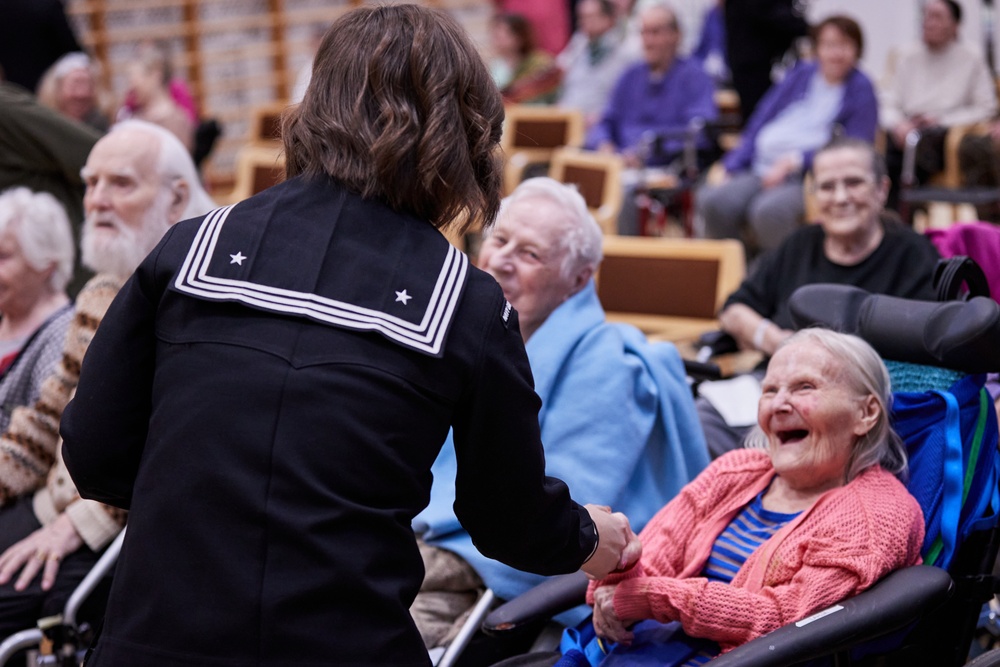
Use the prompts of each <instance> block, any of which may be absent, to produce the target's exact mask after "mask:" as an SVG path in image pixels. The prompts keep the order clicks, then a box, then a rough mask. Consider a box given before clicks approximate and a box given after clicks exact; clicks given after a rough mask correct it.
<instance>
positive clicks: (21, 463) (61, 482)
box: [0, 120, 214, 638]
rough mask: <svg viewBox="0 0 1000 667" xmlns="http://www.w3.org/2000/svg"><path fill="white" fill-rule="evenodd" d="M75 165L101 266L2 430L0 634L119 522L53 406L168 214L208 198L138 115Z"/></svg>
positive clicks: (163, 135) (58, 599)
mask: <svg viewBox="0 0 1000 667" xmlns="http://www.w3.org/2000/svg"><path fill="white" fill-rule="evenodd" d="M81 175H82V177H83V181H84V183H85V184H86V194H85V195H84V211H85V214H86V219H85V222H84V228H83V238H82V240H81V246H82V248H81V250H82V259H83V263H84V264H85V265H86V266H87V267H89V268H90V269H92V270H93V271H95V272H96V273H97V275H96V276H94V277H93V278H92V279H91V280H90V281H89V282H88V283H87V285H86V286H85V287H84V288H83V290H82V291H81V292H80V294H79V296H78V297H77V301H76V314H75V317H74V319H73V322H72V324H71V325H70V329H69V332H68V334H67V336H66V343H65V346H64V350H63V360H62V362H60V364H59V365H58V366H57V367H56V371H55V372H54V373H53V374H52V376H50V377H49V379H48V380H46V381H45V382H44V383H43V385H42V389H41V396H40V397H39V399H38V402H37V403H36V404H35V405H34V406H31V407H24V408H18V409H16V410H15V411H14V413H13V416H12V418H11V422H10V426H9V427H8V430H7V432H6V433H4V434H3V436H2V437H0V638H2V637H5V636H7V635H9V634H11V633H13V632H16V631H18V630H21V629H24V628H26V627H30V626H32V625H33V624H34V623H35V621H36V620H37V619H39V618H42V617H44V616H48V615H52V614H56V613H59V612H60V611H61V610H62V607H63V605H64V604H65V602H66V599H67V598H68V596H69V594H70V593H71V592H72V590H73V588H74V587H75V586H76V585H77V584H78V583H79V582H80V581H81V580H82V578H83V577H84V576H85V575H86V573H87V571H88V570H89V569H90V568H91V567H92V566H93V564H94V563H95V562H96V560H97V558H98V557H99V556H100V553H101V551H103V549H104V548H105V547H106V546H107V545H108V543H109V542H111V540H112V539H114V537H115V536H116V535H117V534H118V532H119V531H120V530H121V528H122V526H124V523H125V514H124V512H122V511H121V510H118V509H115V508H112V507H108V506H106V505H102V504H100V503H97V502H94V501H91V500H84V499H81V498H80V496H79V495H78V494H77V492H76V487H75V486H74V485H73V482H72V480H71V478H70V476H69V474H68V473H67V472H66V468H65V466H64V465H63V462H62V458H61V456H60V449H61V447H60V446H59V445H60V441H59V421H60V417H61V415H62V411H63V408H65V406H66V403H67V402H68V401H69V399H70V398H71V397H72V394H73V392H74V391H75V389H76V384H77V381H78V379H79V373H80V363H81V361H82V360H83V355H84V353H85V352H86V350H87V346H88V345H89V344H90V341H91V338H92V337H93V334H94V331H96V329H97V326H98V324H100V322H101V319H102V318H103V317H104V313H105V311H106V310H107V308H108V306H109V305H110V304H111V301H112V300H113V299H114V297H115V295H116V294H117V293H118V290H119V289H120V288H121V286H122V285H123V284H124V282H125V280H126V279H127V278H128V277H129V275H131V273H132V272H133V271H134V270H135V268H136V267H137V266H138V265H139V263H140V262H141V261H142V260H143V258H144V257H145V256H146V255H147V254H149V252H150V251H151V250H152V249H153V248H154V247H155V246H156V244H157V243H158V242H159V241H160V239H161V237H162V236H163V234H164V232H166V231H167V229H168V228H169V227H170V226H171V225H172V224H174V223H176V222H178V221H180V220H182V219H185V218H190V217H196V216H198V215H202V214H204V213H206V212H207V211H208V210H210V209H211V208H213V207H214V205H213V203H212V201H211V199H210V198H209V196H208V194H207V193H205V191H204V190H203V189H202V187H201V185H200V183H199V181H198V175H197V171H196V169H195V166H194V163H193V162H192V161H191V158H190V156H189V155H188V153H187V151H186V150H185V148H184V146H183V145H182V144H181V143H180V141H178V140H177V138H176V137H174V135H173V134H171V133H170V132H168V131H166V130H164V129H163V128H161V127H159V126H157V125H153V124H151V123H147V122H144V121H138V120H130V121H125V122H123V123H120V124H118V125H116V126H114V127H113V128H112V130H111V132H110V133H109V134H108V135H106V136H105V137H104V138H102V139H101V140H100V141H98V142H97V144H95V146H94V148H93V150H92V151H91V152H90V155H89V156H88V158H87V164H86V166H84V168H83V169H82V171H81Z"/></svg>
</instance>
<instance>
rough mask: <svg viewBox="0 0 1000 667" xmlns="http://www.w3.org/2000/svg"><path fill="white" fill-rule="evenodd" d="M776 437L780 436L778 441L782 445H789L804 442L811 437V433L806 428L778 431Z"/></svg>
mask: <svg viewBox="0 0 1000 667" xmlns="http://www.w3.org/2000/svg"><path fill="white" fill-rule="evenodd" d="M775 435H777V436H778V441H779V442H781V444H783V445H787V444H790V443H793V442H799V441H800V440H804V439H805V437H806V436H807V435H809V431H807V430H805V429H804V428H795V429H790V430H788V431H778V432H777V433H776V434H775Z"/></svg>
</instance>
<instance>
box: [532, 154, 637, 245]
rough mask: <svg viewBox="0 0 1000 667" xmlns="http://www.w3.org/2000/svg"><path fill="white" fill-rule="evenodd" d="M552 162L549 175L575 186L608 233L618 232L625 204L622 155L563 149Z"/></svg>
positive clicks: (553, 157) (554, 156) (553, 156)
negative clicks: (620, 216)
mask: <svg viewBox="0 0 1000 667" xmlns="http://www.w3.org/2000/svg"><path fill="white" fill-rule="evenodd" d="M551 159H552V161H551V162H550V164H549V176H550V177H552V178H554V179H555V180H557V181H559V182H560V183H569V184H572V185H575V186H576V187H577V189H578V190H579V191H580V194H581V195H583V199H584V201H586V202H587V207H588V208H589V209H590V212H591V213H593V214H594V218H595V219H596V220H597V223H598V224H599V225H600V226H601V229H602V230H604V233H605V234H614V233H616V232H617V230H618V214H619V213H620V212H621V209H622V202H623V191H622V171H624V169H625V165H624V163H623V162H622V159H621V156H618V155H610V154H607V153H596V152H594V151H585V150H581V149H578V148H560V149H557V150H556V151H554V152H553V153H552V158H551Z"/></svg>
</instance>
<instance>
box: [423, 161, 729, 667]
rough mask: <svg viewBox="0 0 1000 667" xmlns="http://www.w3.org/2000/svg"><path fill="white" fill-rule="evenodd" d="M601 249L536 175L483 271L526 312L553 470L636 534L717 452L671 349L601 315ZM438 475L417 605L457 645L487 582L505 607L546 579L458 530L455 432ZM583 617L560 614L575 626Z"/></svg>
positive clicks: (586, 219)
mask: <svg viewBox="0 0 1000 667" xmlns="http://www.w3.org/2000/svg"><path fill="white" fill-rule="evenodd" d="M601 242H602V236H601V230H600V227H599V226H598V225H597V223H596V222H595V221H594V218H593V216H591V214H590V212H589V211H588V210H587V206H586V203H585V202H584V200H583V198H582V197H581V196H580V194H579V193H578V192H577V191H576V190H575V189H574V188H572V187H570V186H567V185H563V184H561V183H558V182H557V181H554V180H552V179H549V178H533V179H529V180H527V181H525V182H523V183H522V184H521V185H520V186H518V188H517V189H516V190H515V191H514V192H513V193H512V194H511V195H510V196H509V197H507V198H506V199H505V200H504V202H503V204H502V206H501V209H500V214H499V216H498V218H497V223H496V225H495V226H494V228H493V229H492V231H491V232H490V234H489V235H488V236H487V237H486V238H485V239H484V240H483V246H482V250H481V252H480V256H479V266H480V267H481V268H483V269H484V270H486V271H487V272H489V273H490V274H491V275H493V277H494V278H496V279H497V281H498V282H499V283H500V286H501V287H502V288H503V291H504V295H505V296H506V297H507V299H508V301H510V303H511V304H512V305H513V307H514V308H515V309H516V310H517V313H518V319H519V324H520V328H521V334H522V336H523V337H524V339H525V348H526V349H527V352H528V359H529V361H530V363H531V370H532V373H533V375H534V380H535V391H536V392H537V393H538V395H539V397H541V399H542V408H541V410H540V411H539V414H538V420H539V425H540V427H541V434H542V442H543V443H544V448H545V470H546V473H547V474H548V475H551V476H555V477H559V478H560V479H562V480H564V481H565V482H566V483H567V484H568V485H569V487H570V490H571V491H572V493H573V497H574V498H577V499H579V500H580V501H581V502H587V503H595V504H600V505H607V506H609V507H611V508H612V509H613V510H614V511H620V512H624V513H625V514H626V515H627V516H628V517H629V520H630V521H631V522H632V526H633V528H634V529H635V530H636V531H638V530H640V529H641V528H642V527H643V526H644V525H645V524H646V522H647V521H648V520H649V519H650V518H651V517H652V516H653V514H654V513H655V512H656V511H657V510H659V509H660V508H661V507H663V505H665V504H666V503H667V501H669V500H670V499H671V498H673V496H674V495H675V494H676V493H677V492H678V491H680V489H681V487H682V486H684V485H685V484H686V483H687V482H689V481H690V480H691V479H693V478H694V477H695V476H696V475H697V474H698V473H699V472H700V471H701V470H702V469H703V468H704V467H705V466H706V465H707V464H708V460H709V458H708V453H707V450H706V447H705V441H704V437H703V435H702V431H701V426H700V424H699V423H698V419H697V413H696V412H695V408H694V403H693V401H692V398H691V392H690V390H689V388H688V385H687V382H686V379H685V374H684V366H683V363H682V361H681V359H680V356H679V355H678V353H677V350H676V348H675V347H674V346H673V345H671V344H669V343H649V342H648V341H647V340H646V338H645V336H644V335H643V334H642V332H640V331H639V330H638V329H636V328H634V327H632V326H629V325H625V324H610V323H608V322H606V321H605V317H604V310H603V308H601V304H600V301H599V300H598V298H597V291H596V289H595V285H594V280H593V275H594V273H595V271H596V270H597V267H598V265H599V264H600V261H601ZM637 288H639V286H637ZM432 472H433V474H434V484H433V486H432V489H431V498H430V503H429V505H428V506H427V508H426V509H425V510H424V511H423V512H422V513H421V514H420V515H419V516H418V517H417V520H416V522H415V526H416V527H417V529H418V530H422V531H423V540H422V543H421V553H422V555H423V556H424V564H425V569H426V572H427V574H426V577H425V580H424V585H423V587H422V588H421V591H420V594H419V595H418V596H417V600H416V601H415V602H414V604H413V606H412V607H411V610H410V611H411V614H412V615H413V617H414V620H415V621H416V623H417V627H418V628H420V631H421V633H422V634H423V636H424V641H425V643H426V644H427V647H428V648H434V647H437V646H444V645H447V644H448V643H449V642H450V641H451V639H452V638H453V637H454V635H455V634H456V633H457V631H458V629H459V628H460V626H461V622H462V620H463V619H464V616H465V612H467V611H468V610H469V609H470V608H471V607H472V606H473V604H474V603H475V601H476V598H477V597H478V595H479V593H480V592H481V591H482V588H483V587H488V588H490V589H491V590H492V591H493V592H494V594H495V595H497V596H498V597H499V598H501V599H510V598H512V597H515V596H517V595H519V594H521V593H523V592H524V591H526V590H528V589H529V588H531V587H532V586H534V585H536V584H538V583H539V582H541V581H542V577H540V576H538V575H533V574H527V573H524V572H520V571H518V570H514V569H512V568H510V567H507V566H505V565H502V564H500V563H499V562H497V561H494V560H491V559H489V558H486V557H485V556H483V555H481V554H480V553H479V552H478V551H477V550H476V547H475V545H474V544H473V543H472V539H471V537H469V534H468V533H467V532H465V530H463V529H462V526H461V524H460V523H459V521H458V519H457V518H456V516H455V512H454V510H453V507H452V505H453V503H454V501H455V473H456V460H455V449H454V445H453V443H452V442H451V438H450V436H449V439H448V442H446V443H445V445H444V447H443V448H442V450H441V453H440V455H439V456H438V459H437V461H436V462H435V463H434V466H433V468H432ZM497 511H503V509H502V508H497ZM581 610H582V611H580V613H579V614H573V613H570V614H569V615H564V616H563V617H561V618H560V620H564V621H565V622H567V623H569V622H573V621H577V620H580V619H582V618H583V616H584V615H585V614H586V613H588V610H586V609H585V608H581Z"/></svg>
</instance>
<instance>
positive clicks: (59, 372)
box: [0, 274, 126, 550]
mask: <svg viewBox="0 0 1000 667" xmlns="http://www.w3.org/2000/svg"><path fill="white" fill-rule="evenodd" d="M123 284H124V280H123V279H122V278H119V277H117V276H111V275H105V274H101V275H98V276H95V277H94V278H92V279H91V280H90V281H89V282H88V283H87V284H86V286H85V287H84V288H83V290H81V292H80V294H79V295H78V296H77V299H76V315H75V317H74V319H73V322H72V323H71V324H70V327H69V331H68V332H67V334H66V342H65V345H64V346H63V358H62V361H61V362H60V363H59V365H58V366H57V367H56V370H55V372H54V373H53V374H52V375H50V376H49V377H48V379H46V380H45V382H44V383H43V384H42V389H41V395H40V396H39V398H38V401H37V402H36V403H35V405H34V406H31V407H27V406H25V407H20V408H17V409H16V410H14V413H13V415H12V417H11V421H10V425H9V426H8V428H7V432H6V433H4V434H3V435H2V436H0V505H5V504H7V503H9V502H11V501H12V500H14V499H16V498H19V497H21V496H25V495H27V494H30V493H33V494H34V498H33V505H34V509H35V514H36V515H37V517H38V520H39V521H40V522H41V523H42V524H43V525H47V524H48V523H50V522H51V521H52V520H54V519H55V518H56V517H58V516H59V514H60V513H62V512H66V513H67V515H68V516H69V517H70V520H71V521H72V522H73V526H74V527H75V528H76V530H77V532H78V533H79V534H80V536H81V537H82V538H83V540H84V542H86V544H87V546H89V547H90V548H91V549H95V550H97V549H100V548H101V547H103V546H104V545H106V544H107V543H108V542H110V541H111V540H112V539H113V538H114V536H115V535H116V534H117V533H118V531H119V530H120V529H121V527H122V526H124V525H125V514H126V513H125V512H124V511H122V510H120V509H117V508H114V507H110V506H107V505H102V504H100V503H96V502H94V501H91V500H83V499H81V498H80V496H79V494H78V493H77V492H76V488H75V486H74V485H73V482H72V480H71V479H70V477H69V474H68V472H67V471H66V468H65V466H64V465H63V463H62V456H61V454H60V449H61V447H60V444H61V440H60V438H59V420H60V418H61V417H62V412H63V409H64V408H65V407H66V404H67V403H69V400H70V399H71V398H72V397H73V393H74V392H75V391H76V385H77V382H78V381H79V379H80V365H81V362H82V361H83V355H84V353H85V352H86V351H87V347H89V345H90V341H91V340H92V339H93V337H94V332H95V331H97V326H98V325H99V324H100V323H101V319H102V318H103V317H104V313H105V312H106V311H107V309H108V306H110V305H111V302H112V300H114V298H115V295H116V294H117V293H118V290H119V289H121V287H122V285H123Z"/></svg>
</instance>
